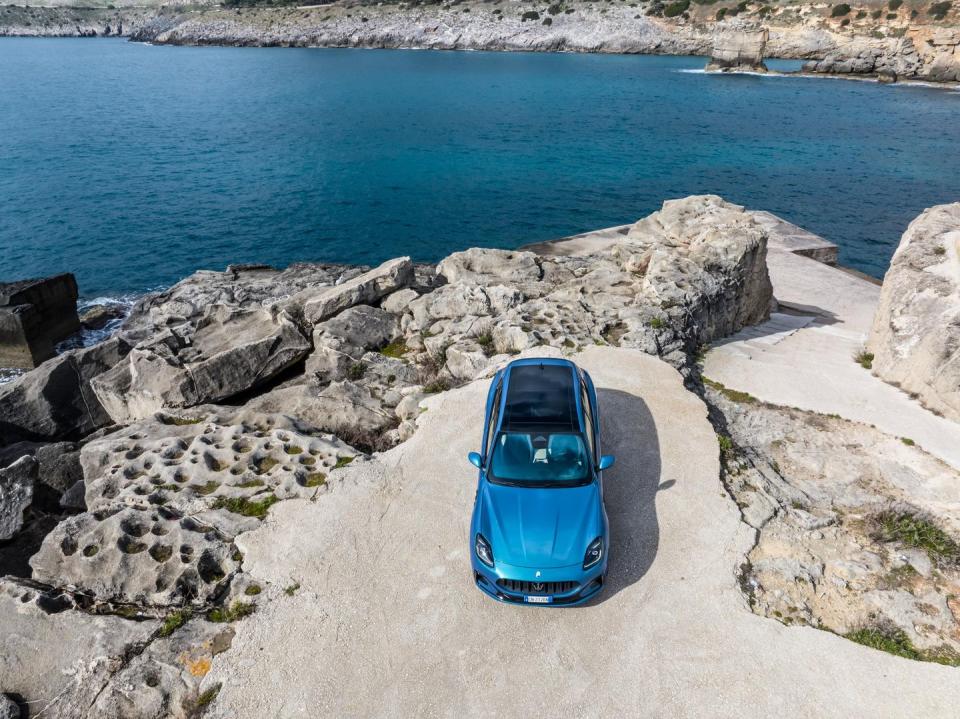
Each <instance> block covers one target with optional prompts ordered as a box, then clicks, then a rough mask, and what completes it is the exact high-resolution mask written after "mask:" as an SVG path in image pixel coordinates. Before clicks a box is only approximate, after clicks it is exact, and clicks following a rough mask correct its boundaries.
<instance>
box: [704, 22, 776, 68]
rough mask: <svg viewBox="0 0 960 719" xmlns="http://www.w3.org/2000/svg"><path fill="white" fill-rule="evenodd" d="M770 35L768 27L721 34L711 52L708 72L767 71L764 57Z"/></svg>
mask: <svg viewBox="0 0 960 719" xmlns="http://www.w3.org/2000/svg"><path fill="white" fill-rule="evenodd" d="M769 37H770V33H769V32H768V31H767V30H766V29H759V30H755V31H752V32H732V33H726V34H724V35H721V36H720V37H718V38H717V40H716V42H715V44H714V46H713V50H712V51H711V52H710V59H709V60H708V61H707V68H706V69H707V72H766V71H767V66H766V65H764V64H763V57H764V52H765V50H766V47H767V40H768V38H769Z"/></svg>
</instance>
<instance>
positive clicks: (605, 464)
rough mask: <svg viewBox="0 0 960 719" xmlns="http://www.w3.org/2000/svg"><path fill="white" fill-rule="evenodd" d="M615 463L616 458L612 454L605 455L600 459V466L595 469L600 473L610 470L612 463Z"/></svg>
mask: <svg viewBox="0 0 960 719" xmlns="http://www.w3.org/2000/svg"><path fill="white" fill-rule="evenodd" d="M616 461H617V458H616V457H614V456H613V455H612V454H605V455H603V456H602V457H600V464H598V465H597V469H599V470H600V471H601V472H602V471H603V470H605V469H610V468H611V467H612V466H613V463H614V462H616Z"/></svg>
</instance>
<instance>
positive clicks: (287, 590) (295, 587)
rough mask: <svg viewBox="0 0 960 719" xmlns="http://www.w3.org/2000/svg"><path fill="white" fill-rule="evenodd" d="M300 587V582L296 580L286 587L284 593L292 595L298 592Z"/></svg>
mask: <svg viewBox="0 0 960 719" xmlns="http://www.w3.org/2000/svg"><path fill="white" fill-rule="evenodd" d="M298 589H300V582H294V583H293V584H291V585H290V586H289V587H284V588H283V593H284V594H286V595H287V596H288V597H292V596H293V595H294V594H296V593H297V590H298Z"/></svg>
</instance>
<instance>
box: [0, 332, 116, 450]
mask: <svg viewBox="0 0 960 719" xmlns="http://www.w3.org/2000/svg"><path fill="white" fill-rule="evenodd" d="M129 349H130V348H129V345H127V343H126V342H124V341H123V340H121V339H119V338H113V339H110V340H108V341H106V342H102V343H100V344H98V345H94V346H93V347H87V348H84V349H78V350H70V351H69V352H64V353H63V354H62V355H59V356H57V357H54V358H53V359H51V360H47V361H46V362H44V363H43V364H42V365H40V366H39V367H37V368H36V369H34V370H33V371H31V372H28V373H27V374H25V375H23V376H21V377H18V378H17V379H15V380H14V381H12V382H10V383H8V384H6V385H3V386H2V387H0V446H2V445H4V444H11V443H13V442H18V441H23V440H58V439H78V438H80V437H83V436H85V435H88V434H90V433H91V432H93V431H95V430H97V429H99V428H101V427H105V426H107V425H108V424H110V423H111V419H110V415H109V414H107V412H106V411H105V410H104V408H103V406H102V405H101V404H100V401H99V400H98V399H97V396H96V394H95V393H94V391H93V389H92V388H91V384H90V383H91V381H92V380H93V379H94V378H96V377H98V376H99V375H101V374H102V373H104V372H106V371H107V370H109V369H110V368H111V367H114V366H115V365H116V364H117V363H118V362H120V360H121V359H122V358H123V357H125V356H126V354H127V352H128V351H129Z"/></svg>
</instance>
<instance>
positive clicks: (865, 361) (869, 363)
mask: <svg viewBox="0 0 960 719" xmlns="http://www.w3.org/2000/svg"><path fill="white" fill-rule="evenodd" d="M853 361H854V362H856V363H857V364H858V365H860V366H861V367H863V368H864V369H873V352H867V351H866V350H861V351H860V352H857V354H856V355H854V357H853Z"/></svg>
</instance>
